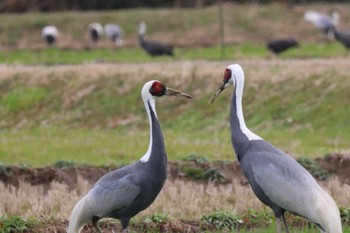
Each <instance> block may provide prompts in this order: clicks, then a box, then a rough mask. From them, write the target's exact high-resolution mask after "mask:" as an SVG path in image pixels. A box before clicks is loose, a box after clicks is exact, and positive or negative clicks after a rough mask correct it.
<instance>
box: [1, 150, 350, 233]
mask: <svg viewBox="0 0 350 233" xmlns="http://www.w3.org/2000/svg"><path fill="white" fill-rule="evenodd" d="M316 162H317V165H319V166H320V167H321V168H323V169H325V170H326V171H327V172H328V173H329V175H330V176H329V177H328V179H329V178H330V177H332V178H334V177H336V178H337V179H338V180H339V181H340V182H341V183H346V184H350V154H333V155H330V156H327V157H325V158H322V159H317V160H316ZM189 168H190V169H189ZM114 169H116V167H113V166H103V167H95V166H90V165H75V164H61V165H60V166H47V167H37V168H28V167H21V166H14V165H13V166H12V165H11V166H7V167H4V166H2V167H0V180H1V182H3V183H4V184H6V185H13V186H18V185H19V184H20V183H21V182H28V183H30V184H32V185H43V186H44V187H45V188H46V189H49V187H50V184H51V182H60V183H64V184H66V185H67V186H68V187H69V188H70V189H71V190H73V189H75V187H76V185H77V181H78V176H80V177H82V178H83V179H85V180H87V181H88V182H89V183H91V184H93V183H94V182H96V181H97V180H98V179H99V178H100V177H101V176H102V175H104V174H106V173H107V172H109V171H111V170H114ZM201 171H204V173H201ZM205 171H210V172H209V174H211V175H203V174H208V173H205ZM168 179H170V180H175V179H183V180H185V181H186V180H192V181H196V182H202V183H203V184H205V183H207V182H209V180H211V182H217V183H221V184H225V183H226V184H228V183H232V182H237V181H238V183H240V184H241V185H244V186H246V185H248V183H247V181H246V179H245V177H244V176H243V174H242V172H241V169H240V166H239V163H238V162H237V161H236V162H222V161H217V162H207V161H200V160H198V159H193V160H190V161H188V160H187V161H170V162H169V165H168ZM45 225H46V224H43V225H42V226H40V227H39V228H37V227H34V228H31V229H30V230H27V231H25V232H38V231H39V232H65V227H66V226H67V222H66V221H64V222H60V223H55V224H54V225H53V224H50V223H48V224H47V225H46V226H45ZM102 227H103V229H104V232H112V231H111V230H110V231H108V229H113V228H114V229H118V228H120V226H119V224H114V223H108V226H104V225H102ZM131 229H132V230H134V231H136V232H147V231H148V230H156V231H158V232H202V231H205V230H209V231H211V230H213V229H214V226H213V225H211V224H205V223H203V222H200V221H187V220H172V221H170V222H158V223H154V222H141V223H137V225H131ZM83 232H94V231H93V229H92V226H91V225H86V226H85V227H84V230H83Z"/></svg>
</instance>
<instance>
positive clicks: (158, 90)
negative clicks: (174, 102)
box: [149, 81, 166, 96]
mask: <svg viewBox="0 0 350 233" xmlns="http://www.w3.org/2000/svg"><path fill="white" fill-rule="evenodd" d="M165 92H166V87H165V85H164V84H163V83H161V82H159V81H155V82H153V84H152V87H151V88H150V89H149V93H151V95H153V96H163V95H165Z"/></svg>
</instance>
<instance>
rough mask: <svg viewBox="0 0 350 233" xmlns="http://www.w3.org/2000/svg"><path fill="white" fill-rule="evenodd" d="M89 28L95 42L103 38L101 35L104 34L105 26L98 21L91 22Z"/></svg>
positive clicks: (90, 35) (91, 37)
mask: <svg viewBox="0 0 350 233" xmlns="http://www.w3.org/2000/svg"><path fill="white" fill-rule="evenodd" d="M87 30H88V33H89V37H90V39H91V41H92V43H93V44H96V43H97V42H98V41H99V40H100V39H101V36H102V35H103V27H102V25H101V24H100V23H96V22H93V23H90V24H89V26H88V28H87Z"/></svg>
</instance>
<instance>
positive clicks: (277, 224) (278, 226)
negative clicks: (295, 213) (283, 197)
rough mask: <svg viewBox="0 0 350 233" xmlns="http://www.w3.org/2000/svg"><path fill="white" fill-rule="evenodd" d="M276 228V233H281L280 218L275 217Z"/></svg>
mask: <svg viewBox="0 0 350 233" xmlns="http://www.w3.org/2000/svg"><path fill="white" fill-rule="evenodd" d="M276 227H277V229H276V230H277V233H282V228H281V218H280V217H276Z"/></svg>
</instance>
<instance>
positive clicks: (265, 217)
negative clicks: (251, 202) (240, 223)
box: [242, 208, 273, 226]
mask: <svg viewBox="0 0 350 233" xmlns="http://www.w3.org/2000/svg"><path fill="white" fill-rule="evenodd" d="M242 218H243V220H244V223H245V224H250V225H253V226H258V225H260V226H261V223H262V222H263V223H264V224H271V223H272V219H273V216H272V213H271V212H269V211H256V210H255V209H252V208H249V209H248V210H247V211H246V212H245V213H244V214H243V217H242Z"/></svg>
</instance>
